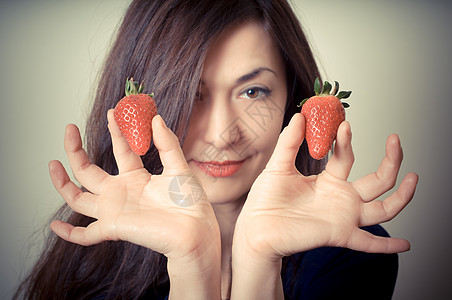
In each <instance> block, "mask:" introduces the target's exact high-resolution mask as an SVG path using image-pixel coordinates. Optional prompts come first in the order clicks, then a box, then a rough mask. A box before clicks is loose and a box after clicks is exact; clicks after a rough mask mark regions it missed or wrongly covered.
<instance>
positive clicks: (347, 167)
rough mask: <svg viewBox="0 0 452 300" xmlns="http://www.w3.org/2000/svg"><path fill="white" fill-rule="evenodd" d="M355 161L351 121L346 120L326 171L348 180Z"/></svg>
mask: <svg viewBox="0 0 452 300" xmlns="http://www.w3.org/2000/svg"><path fill="white" fill-rule="evenodd" d="M354 161H355V157H354V155H353V149H352V131H351V129H350V123H348V122H347V121H344V122H342V123H341V125H340V126H339V129H338V131H337V139H336V145H335V147H334V154H333V156H332V157H331V159H330V161H329V162H328V164H327V165H326V171H328V172H329V173H330V174H332V175H333V176H335V177H337V178H339V179H342V180H347V178H348V176H349V175H350V171H351V169H352V166H353V163H354Z"/></svg>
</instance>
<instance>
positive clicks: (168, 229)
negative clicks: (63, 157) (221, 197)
mask: <svg viewBox="0 0 452 300" xmlns="http://www.w3.org/2000/svg"><path fill="white" fill-rule="evenodd" d="M108 120H109V129H110V133H111V137H112V143H113V152H114V155H115V158H116V162H117V164H118V169H119V174H118V175H116V176H112V175H109V174H107V173H106V172H105V171H103V170H102V169H100V168H99V167H97V166H95V165H93V164H91V163H90V162H89V159H88V156H87V154H86V152H85V150H84V149H83V148H82V142H81V138H80V133H79V131H78V129H77V127H76V126H74V125H68V126H67V129H66V137H65V149H66V153H67V156H68V159H69V163H70V165H71V168H72V170H73V172H74V175H75V177H76V178H77V180H78V181H79V182H80V183H81V184H82V185H83V186H84V187H85V188H86V189H87V190H88V191H87V192H83V191H82V190H81V189H80V188H79V187H78V186H77V185H76V184H74V183H73V182H72V181H71V180H70V179H69V176H68V175H67V173H66V171H65V169H64V167H63V166H62V164H61V163H60V162H58V161H53V162H51V163H50V175H51V178H52V181H53V183H54V185H55V187H56V189H57V190H58V192H59V193H60V194H61V195H62V196H63V198H64V199H65V201H66V202H67V203H68V205H69V206H70V207H71V208H72V209H74V210H75V211H77V212H78V213H81V214H84V215H86V216H89V217H92V218H95V219H96V221H94V222H93V223H91V224H90V225H88V226H87V227H74V226H73V225H71V224H68V223H65V222H62V221H54V222H52V224H51V228H52V230H53V231H54V232H55V233H56V234H58V235H59V236H60V237H62V238H63V239H65V240H68V241H70V242H73V243H77V244H81V245H93V244H96V243H100V242H102V241H105V240H125V241H130V242H132V243H135V244H138V245H141V246H145V247H148V248H150V249H152V250H154V251H157V252H159V253H162V254H165V255H166V256H167V257H174V258H178V257H183V256H186V255H188V254H191V253H196V254H197V255H198V254H199V253H197V252H198V251H202V247H212V245H215V241H218V245H217V246H219V229H218V224H217V221H216V219H215V215H214V213H213V210H212V207H211V205H210V203H209V202H208V201H207V199H206V196H205V194H204V191H203V190H202V188H201V186H200V185H199V183H198V181H197V180H196V178H195V177H194V176H193V175H192V174H191V172H190V169H189V167H188V165H187V163H186V161H185V158H184V155H183V153H182V150H181V149H180V146H179V142H178V139H177V137H176V136H175V135H174V134H173V133H172V132H171V130H170V129H168V128H167V127H166V126H165V124H164V122H163V120H162V119H161V117H160V116H156V117H155V118H154V119H153V122H152V128H153V132H154V144H155V146H156V147H157V149H158V150H159V155H160V159H161V161H162V164H163V166H164V170H163V173H162V174H161V175H152V174H150V173H149V172H148V171H147V170H146V169H145V168H144V167H143V163H142V161H141V158H140V157H139V156H138V155H137V154H135V153H134V152H133V151H132V150H131V149H130V147H129V144H128V143H127V141H126V139H125V138H124V137H123V135H122V134H121V132H120V130H119V128H118V126H117V124H116V122H115V121H114V118H113V114H112V111H109V113H108ZM206 237H207V238H206ZM206 241H209V245H207V244H206Z"/></svg>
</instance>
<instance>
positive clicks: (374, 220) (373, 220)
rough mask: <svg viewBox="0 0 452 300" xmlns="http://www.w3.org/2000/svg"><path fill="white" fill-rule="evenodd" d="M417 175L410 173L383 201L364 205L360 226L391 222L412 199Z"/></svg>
mask: <svg viewBox="0 0 452 300" xmlns="http://www.w3.org/2000/svg"><path fill="white" fill-rule="evenodd" d="M418 179H419V177H418V175H417V174H415V173H410V174H408V175H407V176H405V178H404V179H403V181H402V183H401V184H400V187H399V188H398V190H397V191H396V192H395V193H393V194H392V195H391V196H389V197H388V198H387V199H385V200H384V201H372V202H369V203H365V204H364V205H363V208H362V212H361V220H360V226H369V225H375V224H379V223H383V222H387V221H390V220H392V219H393V218H394V217H395V216H397V215H398V214H399V213H400V212H401V211H402V210H403V209H404V208H405V206H406V205H407V204H408V203H409V202H410V201H411V199H413V196H414V192H415V190H416V185H417V183H418Z"/></svg>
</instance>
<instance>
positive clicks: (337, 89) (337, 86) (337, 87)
mask: <svg viewBox="0 0 452 300" xmlns="http://www.w3.org/2000/svg"><path fill="white" fill-rule="evenodd" d="M338 91H339V82H337V81H335V82H334V89H333V91H332V92H331V94H332V95H333V96H336V94H337V92H338Z"/></svg>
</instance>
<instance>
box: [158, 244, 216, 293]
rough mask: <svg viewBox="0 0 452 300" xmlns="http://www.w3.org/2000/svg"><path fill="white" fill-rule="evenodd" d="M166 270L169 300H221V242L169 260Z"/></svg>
mask: <svg viewBox="0 0 452 300" xmlns="http://www.w3.org/2000/svg"><path fill="white" fill-rule="evenodd" d="M167 269H168V276H169V279H170V287H171V288H170V299H220V282H221V281H220V280H221V247H220V243H214V242H213V243H211V244H210V245H209V246H207V247H199V248H198V249H196V250H194V251H191V252H190V253H189V254H187V255H184V256H178V257H168V263H167Z"/></svg>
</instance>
